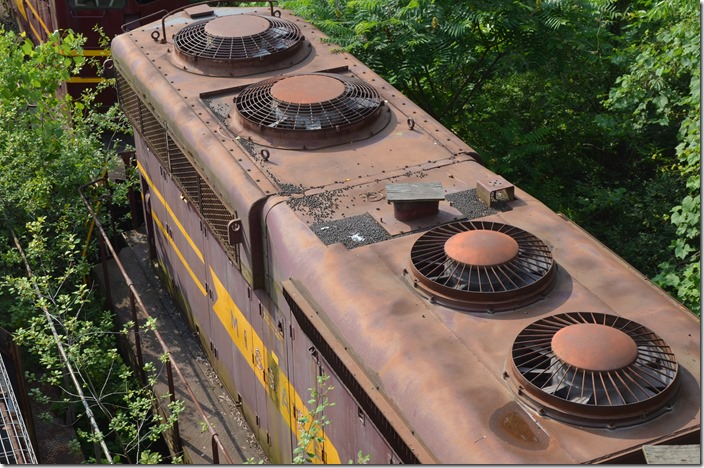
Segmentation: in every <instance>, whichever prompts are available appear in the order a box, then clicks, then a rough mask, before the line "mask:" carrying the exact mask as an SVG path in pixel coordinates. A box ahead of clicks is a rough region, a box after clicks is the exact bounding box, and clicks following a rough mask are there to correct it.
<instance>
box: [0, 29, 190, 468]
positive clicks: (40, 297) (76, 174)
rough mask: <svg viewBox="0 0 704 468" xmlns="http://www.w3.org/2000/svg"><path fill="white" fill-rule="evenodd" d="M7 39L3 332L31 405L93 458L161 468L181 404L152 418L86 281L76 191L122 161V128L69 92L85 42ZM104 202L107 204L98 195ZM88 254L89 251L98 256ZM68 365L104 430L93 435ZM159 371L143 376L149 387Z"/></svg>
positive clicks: (2, 138)
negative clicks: (60, 423)
mask: <svg viewBox="0 0 704 468" xmlns="http://www.w3.org/2000/svg"><path fill="white" fill-rule="evenodd" d="M0 32H1V34H0V216H1V218H2V225H3V229H2V230H0V242H2V243H3V245H6V246H7V247H8V248H6V249H2V251H1V253H0V310H2V311H3V313H2V314H1V315H0V322H1V325H2V326H3V327H5V328H10V329H12V330H14V335H15V340H16V341H17V343H18V344H20V345H21V346H22V347H23V348H24V349H25V350H26V351H27V352H28V353H29V355H30V357H31V359H30V364H34V365H35V366H38V367H39V369H40V370H38V371H36V372H35V373H33V374H32V375H31V376H30V377H32V379H31V380H32V381H33V382H34V383H35V384H36V387H35V388H33V389H32V391H31V393H32V395H34V396H35V397H36V398H39V399H41V400H42V401H45V402H52V403H53V407H54V409H55V410H57V411H62V412H65V411H66V410H69V411H70V412H72V413H75V414H77V417H76V419H75V424H76V429H77V434H78V435H79V438H80V440H81V443H82V445H83V448H84V450H85V452H86V453H92V451H93V450H92V448H91V444H94V443H101V442H103V441H105V442H106V443H107V446H108V449H109V453H110V454H112V455H114V461H126V462H129V463H136V462H150V463H154V462H161V461H162V460H161V455H160V454H159V453H158V452H155V451H154V450H153V449H152V448H151V445H152V443H153V442H154V441H155V440H156V439H157V438H159V436H160V434H161V433H163V432H164V431H165V430H166V429H168V428H169V427H170V426H171V425H172V424H173V422H174V420H175V419H174V418H176V417H177V416H178V414H179V413H180V411H181V410H182V404H181V403H180V402H176V403H175V404H171V405H170V406H171V412H170V416H169V418H168V419H167V420H161V418H160V417H159V416H157V415H155V414H153V413H152V411H153V405H154V403H155V402H154V397H153V396H152V394H151V392H150V390H149V387H148V386H145V387H142V386H141V385H140V384H139V380H138V379H137V378H136V377H135V375H134V373H133V372H132V371H131V369H130V368H129V366H128V365H127V364H125V363H124V361H123V360H122V359H121V356H120V355H119V353H118V351H117V343H116V335H117V334H118V333H119V331H118V330H115V329H114V328H115V325H114V323H113V318H112V316H111V314H110V313H108V312H106V311H105V310H104V309H103V306H102V303H101V299H100V298H99V297H98V296H97V295H96V294H95V292H94V291H93V290H92V289H91V288H90V287H89V286H88V285H87V284H85V283H84V281H83V280H84V278H85V277H87V275H88V273H89V271H90V267H91V266H90V263H91V258H92V257H91V256H88V257H86V256H85V255H83V253H82V251H83V248H84V244H85V243H86V239H87V238H88V230H89V224H88V222H87V221H88V216H87V210H86V209H85V207H84V206H83V204H82V202H81V200H80V198H79V194H78V188H79V187H80V186H82V185H84V184H86V183H88V182H89V181H91V180H93V179H96V178H98V177H99V176H101V175H102V174H105V173H106V171H108V170H109V168H110V167H111V164H112V163H113V161H116V160H117V158H116V157H115V154H114V150H110V149H109V148H107V147H106V146H105V145H104V144H103V137H105V136H107V137H108V138H112V136H113V135H114V134H115V132H117V131H123V130H124V129H125V126H124V120H123V118H122V117H121V116H120V115H119V114H118V113H117V112H116V111H115V110H109V111H107V112H100V111H98V108H99V106H100V104H99V103H97V102H95V98H96V95H97V94H96V92H94V93H90V94H87V95H84V96H83V97H82V98H81V99H74V98H72V97H71V96H69V95H67V94H66V93H64V92H61V89H62V86H63V83H64V82H65V81H66V80H67V79H68V78H69V77H70V76H72V75H73V74H75V73H78V71H79V70H80V68H81V67H82V66H83V65H84V64H85V60H84V58H83V57H82V56H81V55H80V51H81V46H82V44H83V39H82V38H81V37H79V36H77V35H74V34H73V33H71V32H70V31H68V32H65V33H63V34H62V35H59V33H54V34H53V35H51V37H49V39H48V40H47V42H46V43H44V44H41V45H39V46H36V47H35V46H34V45H32V44H31V42H29V40H27V39H26V38H25V37H24V36H23V35H16V34H15V33H12V32H5V31H0ZM105 85H110V83H109V82H107V83H106V84H105ZM103 195H108V196H109V195H110V194H109V193H98V194H97V196H103ZM113 195H115V194H114V193H113ZM13 237H15V238H16V239H17V242H18V243H19V245H20V246H21V248H22V251H23V252H24V253H25V257H24V258H23V257H22V255H21V254H20V250H19V249H16V248H14V245H15V242H14V238H13ZM87 247H88V252H92V251H93V248H94V247H95V245H94V244H93V243H91V244H88V245H87ZM25 261H26V263H25ZM26 267H29V269H30V270H31V272H32V273H31V274H30V273H28V271H27V269H26ZM35 285H36V289H35ZM37 289H38V291H37ZM45 311H46V312H47V313H48V314H47V313H45ZM47 317H48V318H47ZM49 320H50V322H49ZM52 326H53V329H54V330H56V334H57V337H55V336H54V332H53V330H52ZM57 340H58V343H60V344H61V346H62V347H63V349H64V350H65V352H66V356H67V361H64V359H63V357H62V356H61V355H60V354H59V352H58V343H57ZM69 365H70V367H71V368H72V369H73V372H74V374H73V375H74V376H75V377H76V378H77V379H78V381H79V382H80V387H81V392H82V393H84V394H85V395H86V398H87V401H88V404H89V405H90V408H91V412H92V413H93V414H95V417H96V420H97V421H98V424H99V427H100V428H101V429H100V431H99V432H97V433H96V432H94V431H93V429H92V427H90V425H89V424H88V420H87V419H88V418H87V414H86V412H85V410H84V408H83V406H82V405H81V404H80V395H79V394H78V390H77V388H76V387H75V386H74V385H73V384H72V379H71V378H70V375H69V373H68V366H69ZM160 371H161V370H160V369H156V368H151V369H149V368H148V369H146V374H147V376H148V378H149V379H150V382H152V381H153V379H154V378H155V375H156V373H157V372H160ZM148 383H149V382H148ZM40 388H41V389H42V390H40ZM44 389H48V390H49V391H48V392H46V393H45V392H44V391H43V390H44ZM56 390H58V391H56ZM55 395H58V397H56V396H55ZM74 445H75V444H74ZM90 461H93V462H98V461H100V460H96V459H90Z"/></svg>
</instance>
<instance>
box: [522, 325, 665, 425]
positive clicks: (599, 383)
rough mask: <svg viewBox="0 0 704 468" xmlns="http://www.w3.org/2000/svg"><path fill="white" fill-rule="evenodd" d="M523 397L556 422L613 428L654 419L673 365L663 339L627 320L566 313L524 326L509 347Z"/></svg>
mask: <svg viewBox="0 0 704 468" xmlns="http://www.w3.org/2000/svg"><path fill="white" fill-rule="evenodd" d="M511 362H512V368H513V371H514V374H515V375H516V376H517V379H518V382H519V383H520V385H521V387H522V388H523V389H524V391H522V392H521V393H522V394H523V395H525V396H526V397H527V398H528V399H530V400H532V401H533V402H534V403H537V404H538V405H539V406H540V407H541V409H542V412H544V413H545V412H546V413H548V414H550V415H551V416H553V417H555V418H557V419H566V420H568V421H574V422H579V423H582V424H585V423H586V424H587V425H597V426H599V425H604V426H607V427H613V426H615V425H620V424H628V423H634V422H640V421H642V420H644V419H647V418H648V417H650V416H653V415H657V414H659V412H658V410H660V409H661V408H662V406H663V405H664V404H665V403H667V401H668V399H669V398H670V397H671V396H672V394H673V392H674V389H675V388H676V385H675V383H676V381H677V377H678V365H677V361H676V360H675V356H674V354H673V353H672V350H671V349H670V347H669V346H668V345H667V344H666V343H665V341H664V340H663V339H662V338H660V337H659V336H658V335H657V334H655V333H654V332H653V331H651V330H649V329H648V328H646V327H645V326H643V325H641V324H639V323H637V322H634V321H632V320H628V319H625V318H623V317H618V316H615V315H609V314H604V313H595V312H569V313H563V314H558V315H554V316H550V317H546V318H543V319H540V320H538V321H536V322H534V323H532V324H531V325H529V326H527V327H526V328H524V329H523V330H522V331H521V332H520V333H519V334H518V336H517V337H516V340H515V342H514V344H513V347H512V350H511Z"/></svg>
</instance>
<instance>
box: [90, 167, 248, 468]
mask: <svg viewBox="0 0 704 468" xmlns="http://www.w3.org/2000/svg"><path fill="white" fill-rule="evenodd" d="M99 182H104V183H106V184H107V183H108V178H107V177H101V178H99V179H95V180H93V181H91V182H88V183H87V184H85V185H82V186H81V187H79V189H78V193H79V195H80V196H81V200H83V204H84V205H85V206H86V208H87V209H88V212H89V213H90V215H91V217H92V218H93V220H94V221H95V225H96V227H97V228H98V231H99V233H100V236H99V237H98V240H99V242H100V247H101V249H100V250H101V261H102V263H103V277H104V279H105V284H106V286H107V284H108V276H107V264H106V260H107V256H106V255H105V250H104V246H107V248H108V250H109V251H110V254H111V255H112V257H113V259H114V260H115V265H117V267H118V269H119V270H120V273H121V274H122V277H123V279H124V280H125V283H126V285H127V287H128V289H129V291H130V307H131V309H132V316H133V322H134V324H135V325H134V326H135V342H136V347H137V354H138V355H137V360H138V362H139V363H140V365H142V363H143V357H142V351H141V345H140V344H139V343H140V341H139V330H138V328H137V320H136V316H137V311H136V308H135V305H137V306H138V307H139V309H140V310H141V311H142V313H144V314H145V315H146V316H147V318H151V316H150V315H149V312H147V308H146V307H145V306H144V303H143V302H142V299H141V298H140V297H139V294H138V293H137V289H136V288H135V287H134V283H133V282H132V280H131V279H130V277H129V276H128V275H127V271H126V270H125V268H124V266H123V265H122V262H120V259H119V258H118V256H117V253H116V252H115V249H114V248H113V246H112V243H111V242H110V238H109V237H108V235H107V234H106V233H105V230H104V229H103V225H102V224H101V223H100V220H98V216H97V215H96V213H95V211H93V208H92V207H91V206H90V203H89V202H88V200H87V198H86V196H85V195H84V193H83V191H84V190H85V189H86V188H87V187H89V186H91V185H97V184H98V183H99ZM106 293H107V295H108V303H109V304H110V307H112V298H111V297H110V289H109V288H107V287H106ZM152 331H153V332H154V335H155V336H156V339H157V341H158V342H159V344H160V345H161V349H162V351H163V353H164V355H165V356H168V360H167V361H166V364H167V368H166V370H167V377H168V381H169V392H170V394H171V401H172V402H173V401H175V398H174V385H173V375H172V372H171V371H172V370H173V371H175V372H176V375H177V376H178V378H179V380H180V381H181V383H182V384H183V388H184V389H185V390H186V392H187V393H188V396H189V397H190V398H191V401H192V402H193V403H194V404H195V407H196V409H197V410H198V413H199V414H200V415H201V417H202V418H203V421H204V422H205V424H206V426H207V427H208V431H209V432H210V435H211V441H212V448H213V463H219V462H220V457H219V451H218V450H217V449H219V450H221V451H222V453H223V455H224V456H225V460H226V462H227V464H230V465H232V464H234V462H233V461H232V458H230V455H229V454H228V453H227V451H226V450H225V447H223V445H222V442H220V436H218V433H217V432H216V431H215V428H213V426H212V425H211V424H210V421H209V420H208V417H207V416H206V414H205V411H203V407H202V406H201V405H200V403H199V402H198V398H197V397H196V395H195V394H194V393H193V390H191V387H190V385H188V381H187V380H186V378H185V377H184V376H183V374H182V373H181V369H179V367H178V365H177V364H176V362H175V361H173V359H171V352H170V351H169V347H168V346H167V345H166V343H165V342H164V339H163V338H162V336H161V333H159V330H157V329H156V328H154V329H153V330H152ZM140 370H141V369H140ZM174 431H175V433H176V438H177V443H178V445H179V447H180V446H181V439H180V435H179V433H178V421H177V422H176V425H175V428H174Z"/></svg>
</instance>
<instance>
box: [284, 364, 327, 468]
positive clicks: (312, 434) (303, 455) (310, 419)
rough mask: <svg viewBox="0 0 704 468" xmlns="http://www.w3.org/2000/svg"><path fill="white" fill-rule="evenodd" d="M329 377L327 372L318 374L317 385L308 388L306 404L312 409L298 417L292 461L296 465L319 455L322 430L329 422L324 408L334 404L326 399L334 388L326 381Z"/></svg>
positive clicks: (310, 460)
mask: <svg viewBox="0 0 704 468" xmlns="http://www.w3.org/2000/svg"><path fill="white" fill-rule="evenodd" d="M329 378H330V376H329V375H327V374H323V375H321V376H318V385H317V387H316V388H309V389H308V391H309V392H310V399H309V400H308V404H309V405H311V407H312V408H313V409H312V410H309V411H308V412H306V413H305V414H304V415H302V416H301V417H299V418H298V428H299V431H298V444H297V445H296V447H295V448H294V449H293V455H294V457H293V463H294V464H296V465H303V464H305V463H312V462H313V460H314V459H315V458H318V457H320V455H319V453H320V450H319V447H320V446H321V445H322V444H323V442H324V441H325V437H324V436H323V432H324V431H325V427H326V426H328V425H329V424H330V420H329V419H328V418H327V416H326V415H325V410H326V409H327V408H328V407H330V406H334V403H331V402H330V401H329V399H328V392H329V391H330V390H333V388H334V387H332V386H331V385H329V384H328V383H327V381H328V379H329ZM318 388H320V390H318Z"/></svg>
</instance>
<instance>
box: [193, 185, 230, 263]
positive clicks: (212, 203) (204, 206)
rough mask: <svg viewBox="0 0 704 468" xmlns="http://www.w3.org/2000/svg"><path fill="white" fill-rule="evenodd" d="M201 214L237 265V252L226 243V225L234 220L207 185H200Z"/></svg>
mask: <svg viewBox="0 0 704 468" xmlns="http://www.w3.org/2000/svg"><path fill="white" fill-rule="evenodd" d="M200 189H201V213H202V215H203V217H204V218H205V221H206V222H207V223H208V225H209V226H210V229H211V230H212V231H213V233H214V234H215V236H216V237H217V238H218V239H219V240H220V243H221V244H222V246H223V248H224V249H225V251H226V252H227V253H228V255H229V256H230V257H231V258H232V260H233V261H234V262H235V264H237V265H239V250H238V249H237V246H236V245H230V243H229V241H228V232H227V225H228V224H229V223H230V221H232V220H233V219H235V218H236V216H235V215H234V214H232V213H230V210H228V209H227V208H226V207H225V205H224V204H223V203H222V202H221V201H220V198H219V197H218V196H217V195H216V194H215V192H213V189H211V188H210V186H208V184H206V183H203V184H201V188H200Z"/></svg>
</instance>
